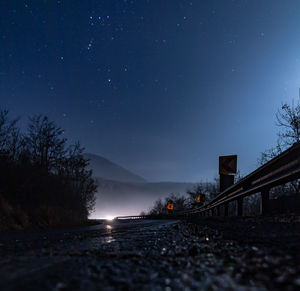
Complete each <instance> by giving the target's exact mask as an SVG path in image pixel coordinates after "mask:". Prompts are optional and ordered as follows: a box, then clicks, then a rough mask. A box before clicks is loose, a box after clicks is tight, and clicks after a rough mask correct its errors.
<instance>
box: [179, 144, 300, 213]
mask: <svg viewBox="0 0 300 291" xmlns="http://www.w3.org/2000/svg"><path fill="white" fill-rule="evenodd" d="M299 178H300V143H297V144H294V145H293V146H292V147H290V148H288V149H287V150H285V151H284V152H282V153H281V154H280V155H278V156H277V157H275V158H274V159H272V160H270V161H269V162H267V163H266V164H264V165H263V166H261V167H259V168H258V169H256V170H255V171H253V172H252V173H250V174H249V175H247V176H246V177H244V178H243V179H241V180H240V181H239V182H238V183H236V184H234V185H232V186H231V187H229V188H228V189H226V190H225V191H223V192H222V193H220V194H219V195H218V196H217V197H216V198H214V199H213V200H211V201H210V202H208V203H207V204H206V205H204V206H202V207H199V208H197V209H193V210H192V211H188V212H185V213H184V214H185V215H189V214H200V215H205V214H206V215H209V212H212V213H210V214H214V213H213V212H214V211H215V210H216V212H217V215H220V207H221V206H224V208H225V209H224V214H225V216H226V215H228V204H229V203H230V202H232V201H234V200H236V201H237V214H238V215H243V198H245V197H247V196H251V195H253V194H256V193H261V199H260V212H261V214H262V215H266V214H268V213H269V203H268V202H269V191H270V189H271V188H273V187H275V186H279V185H282V184H285V183H287V182H291V181H294V180H297V179H299Z"/></svg>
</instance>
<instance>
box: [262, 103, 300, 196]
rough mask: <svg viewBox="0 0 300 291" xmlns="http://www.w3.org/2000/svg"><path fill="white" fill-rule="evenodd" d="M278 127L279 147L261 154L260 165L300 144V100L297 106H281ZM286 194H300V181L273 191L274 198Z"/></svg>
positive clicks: (277, 116) (278, 114)
mask: <svg viewBox="0 0 300 291" xmlns="http://www.w3.org/2000/svg"><path fill="white" fill-rule="evenodd" d="M276 125H277V126H278V127H279V132H278V134H277V135H278V139H277V145H276V146H275V147H273V148H271V149H268V150H266V151H264V152H263V153H261V156H260V158H259V159H258V163H259V165H263V164H265V163H266V162H268V161H269V160H271V159H273V158H275V157H276V156H277V155H279V154H281V153H282V152H283V151H284V150H285V149H287V148H288V147H290V146H292V145H293V144H295V143H299V142H300V98H299V99H298V101H297V103H296V105H294V102H292V104H291V105H290V104H288V103H286V102H285V103H283V104H282V105H281V108H280V109H279V110H278V111H277V113H276ZM285 192H293V193H299V192H300V183H299V180H296V181H293V182H291V183H288V184H286V185H282V186H278V187H276V188H274V189H273V195H274V196H278V195H280V193H285ZM276 193H277V194H276Z"/></svg>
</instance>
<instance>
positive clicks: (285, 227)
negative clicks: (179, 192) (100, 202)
mask: <svg viewBox="0 0 300 291" xmlns="http://www.w3.org/2000/svg"><path fill="white" fill-rule="evenodd" d="M299 226H300V220H298V219H297V220H293V221H278V220H272V219H256V218H253V219H252V218H251V219H248V218H243V219H236V218H228V219H224V220H222V219H201V220H197V221H195V222H194V223H187V222H180V221H170V220H169V221H168V220H166V221H163V220H154V221H150V220H149V221H147V220H143V221H130V222H128V221H118V222H105V223H103V224H102V225H97V226H92V227H84V228H73V229H68V230H55V231H54V230H52V231H26V232H25V231H24V232H23V231H22V232H6V233H1V237H0V290H151V291H152V290H167V291H169V290H299V288H300V266H299V260H300V252H299V250H300V248H299V241H300V227H299Z"/></svg>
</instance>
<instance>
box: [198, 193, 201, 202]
mask: <svg viewBox="0 0 300 291" xmlns="http://www.w3.org/2000/svg"><path fill="white" fill-rule="evenodd" d="M200 202H201V194H198V195H197V203H200Z"/></svg>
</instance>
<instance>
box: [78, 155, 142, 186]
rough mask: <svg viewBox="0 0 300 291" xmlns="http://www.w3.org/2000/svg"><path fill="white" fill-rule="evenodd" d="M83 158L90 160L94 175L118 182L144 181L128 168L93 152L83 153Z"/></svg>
mask: <svg viewBox="0 0 300 291" xmlns="http://www.w3.org/2000/svg"><path fill="white" fill-rule="evenodd" d="M84 156H85V158H87V159H89V160H90V162H89V163H90V165H89V167H90V168H91V169H92V170H93V174H94V176H96V177H101V178H103V179H107V180H114V181H120V182H133V183H144V182H147V181H146V180H145V179H144V178H142V177H140V176H138V175H136V174H134V173H132V172H130V171H129V170H127V169H125V168H123V167H121V166H119V165H117V164H115V163H113V162H111V161H110V160H108V159H105V158H103V157H101V156H98V155H94V154H89V153H87V154H84Z"/></svg>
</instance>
